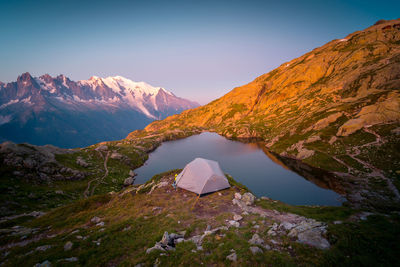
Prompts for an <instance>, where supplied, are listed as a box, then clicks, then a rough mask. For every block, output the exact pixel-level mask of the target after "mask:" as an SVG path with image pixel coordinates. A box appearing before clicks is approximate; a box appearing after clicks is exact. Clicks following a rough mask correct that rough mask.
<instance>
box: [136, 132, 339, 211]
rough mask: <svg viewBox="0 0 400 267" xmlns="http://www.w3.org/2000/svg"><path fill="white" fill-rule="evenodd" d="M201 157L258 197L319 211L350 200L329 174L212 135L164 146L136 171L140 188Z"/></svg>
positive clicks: (257, 146)
mask: <svg viewBox="0 0 400 267" xmlns="http://www.w3.org/2000/svg"><path fill="white" fill-rule="evenodd" d="M198 157H199V158H205V159H211V160H215V161H217V162H218V163H219V164H220V167H221V169H222V171H223V172H224V173H226V174H229V175H231V176H232V177H233V178H234V179H235V180H236V181H238V182H240V183H241V184H243V185H245V186H246V187H247V188H248V189H249V190H250V191H251V192H252V193H253V194H255V195H256V196H257V197H261V196H266V197H269V198H271V199H275V200H280V201H282V202H285V203H288V204H291V205H319V206H341V205H342V203H343V202H344V201H345V200H346V199H345V198H344V197H342V196H341V195H340V194H339V193H337V192H340V189H338V188H334V184H335V183H334V178H333V177H330V176H329V174H327V173H323V172H321V171H318V170H316V169H313V168H311V167H309V166H307V165H304V164H302V163H301V162H299V161H297V160H288V159H286V160H282V158H280V157H279V156H274V155H272V154H271V153H269V152H268V150H266V149H265V146H264V145H263V144H261V143H242V142H239V141H232V140H228V139H226V138H224V137H222V136H220V135H218V134H216V133H210V132H205V133H201V134H199V135H194V136H191V137H187V138H185V139H180V140H176V141H168V142H164V143H162V145H161V146H159V147H158V148H157V149H156V150H155V151H153V152H152V153H150V155H149V159H148V160H147V161H146V163H145V164H144V165H143V166H142V167H140V168H138V169H136V170H135V173H137V176H136V180H135V184H141V183H144V182H146V181H147V180H149V179H150V178H151V177H153V176H154V175H156V174H158V173H162V172H165V171H168V170H171V169H183V168H184V167H185V165H186V164H187V163H189V162H191V161H192V160H193V159H195V158H198ZM333 189H336V190H335V191H336V192H335V191H334V190H333Z"/></svg>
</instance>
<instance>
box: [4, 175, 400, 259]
mask: <svg viewBox="0 0 400 267" xmlns="http://www.w3.org/2000/svg"><path fill="white" fill-rule="evenodd" d="M176 172H177V171H171V172H168V173H165V174H162V175H159V176H157V177H155V178H154V179H153V180H152V181H157V180H160V179H161V178H163V177H164V176H165V175H166V176H168V175H169V176H170V177H173V174H174V173H176ZM231 181H233V180H231ZM150 182H151V181H149V182H148V183H150ZM171 190H172V188H170V187H169V186H168V187H166V188H160V189H156V190H155V191H154V192H153V193H152V194H151V195H149V194H148V192H147V191H143V192H142V193H139V194H134V195H133V194H131V193H126V194H124V195H117V194H113V195H111V194H107V195H99V196H94V197H91V198H89V199H87V200H80V201H78V202H75V203H74V204H69V205H67V206H65V207H62V208H57V209H55V210H53V211H51V212H50V213H49V214H47V215H45V216H43V217H41V218H38V219H35V220H33V221H28V222H22V223H21V225H23V226H26V227H30V228H39V230H38V233H37V234H35V235H39V234H41V233H42V234H45V235H47V236H48V235H52V234H57V235H56V236H55V237H50V238H49V237H48V238H43V239H41V240H40V241H38V242H33V243H30V244H28V245H26V246H24V247H15V248H13V249H11V250H10V254H8V255H7V256H6V257H4V255H3V256H2V258H3V260H5V261H3V263H4V264H5V266H15V265H19V264H23V265H33V264H35V263H38V262H43V261H44V260H49V261H51V262H52V263H57V261H58V260H60V259H65V258H70V257H77V258H78V259H79V261H78V263H79V264H77V263H68V262H65V261H61V262H58V265H60V264H62V265H63V266H64V265H65V266H67V265H71V266H77V265H80V266H110V265H113V266H115V265H122V266H130V265H135V264H138V263H143V264H145V266H150V265H152V264H153V263H154V262H155V261H156V259H157V258H158V259H159V261H160V262H161V264H162V265H163V266H176V265H177V264H178V265H180V266H185V265H192V266H193V265H203V264H204V265H217V266H228V265H232V263H231V262H230V261H229V260H227V259H226V256H227V255H229V254H230V253H231V249H234V250H235V251H236V253H237V255H238V262H237V263H236V264H233V265H234V266H236V265H237V266H252V265H253V266H254V265H256V266H260V265H265V264H272V265H274V266H276V265H284V266H287V265H289V266H292V265H297V266H310V265H319V266H337V265H340V266H355V265H356V266H358V265H366V266H374V265H375V266H376V265H380V266H383V265H392V264H393V263H395V262H398V260H399V255H400V253H399V251H400V250H399V249H400V247H399V244H398V242H397V241H398V239H399V237H400V230H399V229H400V227H399V226H400V219H399V217H398V216H390V217H385V216H370V217H368V220H366V221H360V222H352V221H351V220H349V218H350V216H351V214H352V213H354V211H351V210H349V209H348V208H345V207H331V208H321V207H291V206H287V205H285V204H282V203H279V202H277V201H273V200H260V201H258V202H257V205H259V206H262V207H264V208H268V209H276V210H281V211H290V212H293V213H298V214H301V215H305V216H307V217H311V218H315V219H318V220H323V221H325V222H327V223H328V225H329V228H328V229H329V232H328V238H329V240H330V242H331V243H332V244H333V247H332V248H331V249H330V250H327V251H321V250H318V249H314V248H312V247H309V246H306V245H301V244H299V243H296V242H293V241H292V240H291V239H289V238H287V237H283V238H281V239H280V240H279V239H277V240H279V241H280V242H281V245H280V246H279V247H276V249H277V250H270V251H266V252H265V253H263V254H257V255H255V256H254V255H252V254H251V252H250V250H249V247H250V246H251V245H250V244H249V243H248V242H247V241H248V240H249V239H250V238H251V236H252V235H253V234H254V232H255V231H256V230H255V228H254V227H253V226H254V225H256V224H257V225H260V228H259V229H258V230H257V232H258V233H259V234H260V235H261V237H262V238H264V239H265V240H267V242H270V241H269V240H270V239H272V237H268V235H267V233H266V232H267V231H268V229H269V226H270V225H271V223H273V221H271V219H269V218H261V217H260V216H258V215H247V216H245V218H244V219H243V220H242V221H241V225H242V226H241V227H240V228H238V229H236V228H230V229H229V230H226V231H222V232H221V233H219V234H217V235H211V236H208V237H207V238H206V239H205V241H204V242H203V245H202V246H203V250H201V251H196V252H192V250H193V249H196V247H195V245H194V244H193V243H192V242H185V243H181V244H179V245H178V246H177V249H176V251H174V252H170V253H166V254H165V255H164V256H160V252H152V253H150V254H146V253H145V250H146V248H148V247H152V246H153V245H154V243H155V242H156V241H159V240H160V239H161V237H162V235H163V233H164V231H168V232H170V233H171V232H179V231H182V230H186V231H187V233H186V236H193V235H195V234H199V233H202V232H203V231H204V230H205V228H206V226H207V225H211V226H212V228H215V227H216V226H220V225H224V224H225V219H228V218H231V217H232V212H230V211H229V210H228V209H227V208H226V204H225V203H230V202H231V199H232V198H233V194H234V193H235V192H237V191H241V192H245V190H244V189H239V188H237V187H235V188H231V189H229V190H224V191H222V195H221V196H219V195H218V194H216V193H215V194H211V195H208V196H205V197H202V198H201V199H200V201H199V202H198V204H197V205H196V207H195V208H194V209H193V210H191V209H190V207H191V206H192V203H193V202H194V200H195V196H194V194H191V193H189V192H187V191H181V190H178V191H177V192H173V191H171ZM155 207H159V208H156V209H154V208H155ZM215 210H217V211H218V213H217V214H216V215H211V216H208V214H213V213H215V212H214V211H215ZM94 216H98V217H100V218H101V219H102V221H104V222H105V226H104V227H100V226H95V225H94V224H93V223H91V222H90V219H91V218H93V217H94ZM335 220H343V221H345V222H344V223H343V224H338V225H336V224H333V223H332V222H333V221H335ZM101 228H103V229H104V230H102V231H101V230H100V229H101ZM77 230H79V232H76V231H77ZM78 235H80V236H83V237H86V239H85V240H82V239H77V236H78ZM31 237H32V235H28V236H27V237H26V239H27V240H29V239H30V238H31ZM0 238H1V239H0V240H1V241H2V242H4V241H5V239H9V240H8V241H11V240H10V237H5V236H4V235H2V236H0ZM11 239H14V240H19V239H20V237H18V236H15V237H11ZM275 239H276V238H275ZM67 241H72V242H73V247H72V249H71V250H70V251H64V248H63V247H64V244H65V243H66V242H67ZM96 242H100V244H99V245H96ZM270 244H271V245H272V243H270ZM43 245H51V248H49V249H48V250H46V251H35V249H36V248H37V247H38V246H43ZM27 253H28V254H27Z"/></svg>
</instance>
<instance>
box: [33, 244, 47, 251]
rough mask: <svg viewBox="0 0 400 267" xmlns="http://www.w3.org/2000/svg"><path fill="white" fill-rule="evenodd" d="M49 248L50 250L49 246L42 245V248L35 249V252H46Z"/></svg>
mask: <svg viewBox="0 0 400 267" xmlns="http://www.w3.org/2000/svg"><path fill="white" fill-rule="evenodd" d="M49 248H51V246H50V245H44V246H40V247H37V248H36V249H35V250H36V251H46V250H48V249H49Z"/></svg>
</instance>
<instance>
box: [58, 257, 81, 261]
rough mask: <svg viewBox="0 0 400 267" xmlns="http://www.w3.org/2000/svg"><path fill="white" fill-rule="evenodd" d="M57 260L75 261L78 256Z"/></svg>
mask: <svg viewBox="0 0 400 267" xmlns="http://www.w3.org/2000/svg"><path fill="white" fill-rule="evenodd" d="M58 261H68V262H77V261H78V258H77V257H71V258H65V259H62V260H58Z"/></svg>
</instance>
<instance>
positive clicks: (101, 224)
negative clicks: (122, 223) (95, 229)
mask: <svg viewBox="0 0 400 267" xmlns="http://www.w3.org/2000/svg"><path fill="white" fill-rule="evenodd" d="M96 226H99V227H102V226H104V222H99V223H98V224H96Z"/></svg>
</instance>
